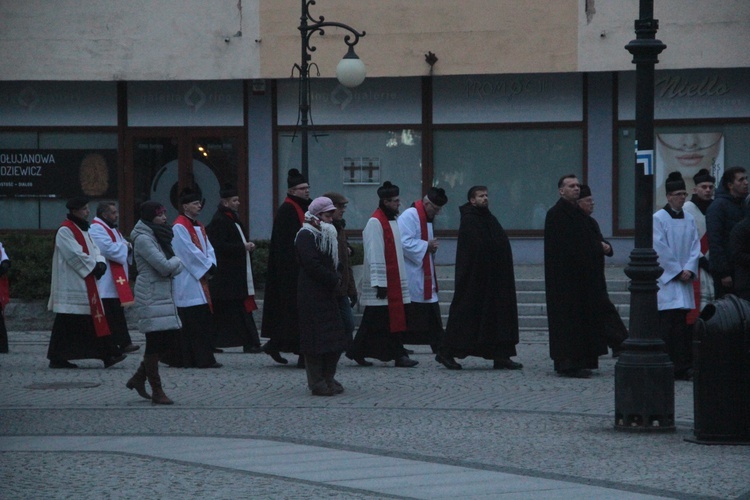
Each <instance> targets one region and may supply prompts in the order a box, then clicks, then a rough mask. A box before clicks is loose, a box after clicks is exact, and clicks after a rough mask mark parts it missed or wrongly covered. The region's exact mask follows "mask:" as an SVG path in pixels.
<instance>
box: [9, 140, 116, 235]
mask: <svg viewBox="0 0 750 500" xmlns="http://www.w3.org/2000/svg"><path fill="white" fill-rule="evenodd" d="M79 195H86V196H89V197H91V198H92V199H103V198H115V199H116V198H117V134H115V133H93V132H92V133H85V132H84V133H79V132H75V133H72V132H23V133H17V132H7V133H0V199H2V200H3V201H2V203H3V209H2V210H0V227H2V228H4V229H54V228H56V227H58V226H59V225H60V221H62V220H63V219H64V218H65V214H66V213H67V210H66V209H65V202H66V200H67V199H68V198H70V197H71V196H79Z"/></svg>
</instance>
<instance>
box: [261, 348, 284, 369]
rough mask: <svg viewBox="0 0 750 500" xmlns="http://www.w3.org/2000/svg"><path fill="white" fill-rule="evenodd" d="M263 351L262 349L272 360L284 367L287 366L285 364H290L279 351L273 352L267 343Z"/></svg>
mask: <svg viewBox="0 0 750 500" xmlns="http://www.w3.org/2000/svg"><path fill="white" fill-rule="evenodd" d="M261 349H262V351H263V352H265V353H266V354H268V355H269V356H271V359H273V360H274V361H276V362H277V363H281V364H282V365H285V364H287V363H289V361H287V359H286V358H285V357H283V356H282V355H281V354H279V351H272V350H271V349H269V347H268V344H267V343H266V344H264V345H263V347H262V348H261Z"/></svg>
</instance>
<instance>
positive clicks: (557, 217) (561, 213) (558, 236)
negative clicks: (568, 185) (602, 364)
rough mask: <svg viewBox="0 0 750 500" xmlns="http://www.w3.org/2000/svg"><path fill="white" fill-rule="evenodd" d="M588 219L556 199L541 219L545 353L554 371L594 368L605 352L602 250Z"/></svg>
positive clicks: (569, 204) (571, 205)
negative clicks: (552, 362)
mask: <svg viewBox="0 0 750 500" xmlns="http://www.w3.org/2000/svg"><path fill="white" fill-rule="evenodd" d="M588 219H589V217H588V216H587V215H586V214H584V213H583V211H581V210H580V209H579V208H578V207H577V206H576V205H574V204H572V203H570V202H568V201H565V200H564V199H562V198H560V200H558V202H557V203H556V204H555V205H554V206H553V207H552V208H550V209H549V211H548V212H547V217H546V219H545V221H544V280H545V291H546V297H547V321H548V324H549V352H550V358H552V359H553V360H554V361H555V369H556V370H558V371H562V370H572V369H581V368H598V366H599V360H598V357H599V356H600V355H602V354H606V353H607V345H606V344H607V342H606V338H605V336H604V334H603V328H604V323H603V321H602V315H601V311H600V303H601V297H602V295H601V294H602V289H601V287H602V283H604V276H603V274H604V269H603V267H602V265H601V262H602V261H601V259H602V258H603V257H602V253H603V250H602V246H601V241H600V240H599V237H598V236H597V235H596V233H595V231H594V230H593V229H592V227H591V224H590V223H589V221H588ZM605 292H606V290H605Z"/></svg>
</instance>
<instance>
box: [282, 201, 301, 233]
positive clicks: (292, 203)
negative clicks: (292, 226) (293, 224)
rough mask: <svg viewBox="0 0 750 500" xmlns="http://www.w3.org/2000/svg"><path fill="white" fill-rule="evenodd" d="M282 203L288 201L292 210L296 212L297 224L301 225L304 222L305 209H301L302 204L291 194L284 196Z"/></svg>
mask: <svg viewBox="0 0 750 500" xmlns="http://www.w3.org/2000/svg"><path fill="white" fill-rule="evenodd" d="M284 203H289V204H290V205H291V206H293V207H294V210H295V211H296V212H297V218H298V219H299V225H300V226H301V225H302V224H304V222H305V211H304V210H302V206H301V205H300V204H299V202H298V201H297V200H295V199H293V198H292V197H291V196H287V197H286V198H284Z"/></svg>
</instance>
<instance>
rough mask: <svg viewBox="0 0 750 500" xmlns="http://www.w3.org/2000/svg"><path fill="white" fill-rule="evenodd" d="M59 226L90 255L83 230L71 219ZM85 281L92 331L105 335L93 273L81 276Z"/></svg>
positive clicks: (107, 324)
mask: <svg viewBox="0 0 750 500" xmlns="http://www.w3.org/2000/svg"><path fill="white" fill-rule="evenodd" d="M60 227H67V228H68V229H70V231H71V232H72V233H73V236H74V237H75V239H76V243H78V244H79V245H81V249H82V250H83V253H85V254H86V255H91V254H90V253H89V247H88V245H87V244H86V239H85V238H84V237H83V231H81V229H80V228H79V227H78V226H76V225H75V223H73V221H70V220H65V221H63V223H62V224H61V226H60ZM83 280H84V281H85V282H86V292H87V294H88V298H89V307H90V308H91V319H93V320H94V331H95V332H96V336H97V337H106V336H107V335H109V334H110V331H109V323H107V318H106V317H105V316H104V307H103V306H102V301H101V299H99V289H98V288H96V278H95V277H94V273H89V275H88V276H86V277H85V278H83Z"/></svg>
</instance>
